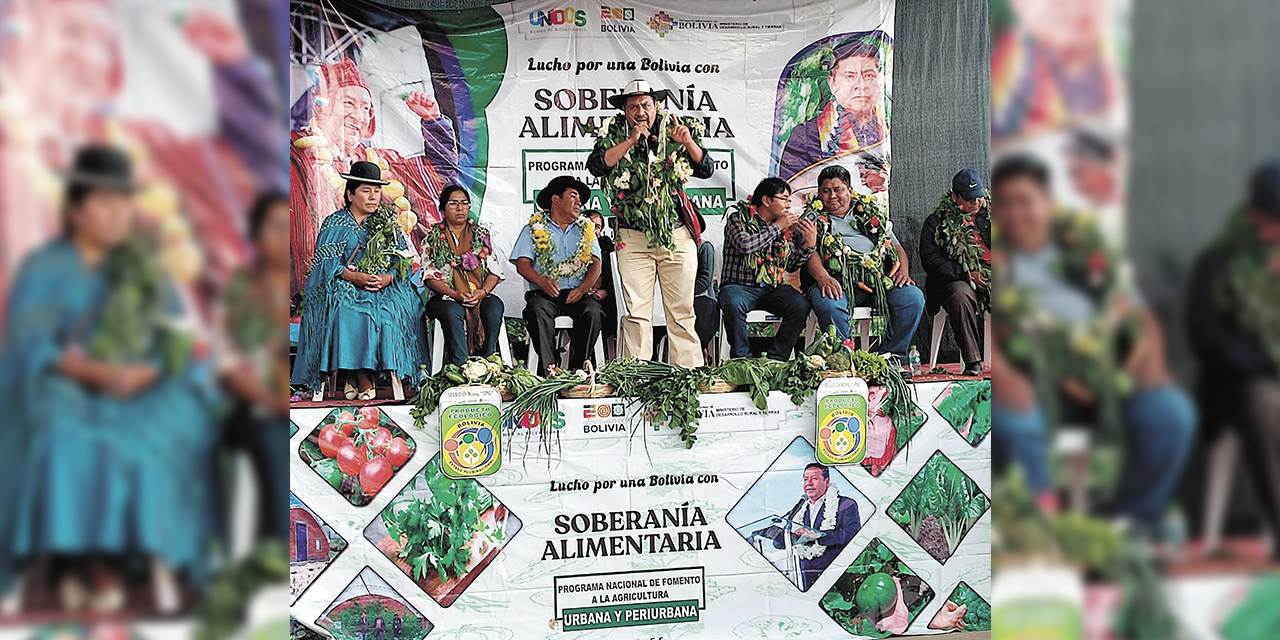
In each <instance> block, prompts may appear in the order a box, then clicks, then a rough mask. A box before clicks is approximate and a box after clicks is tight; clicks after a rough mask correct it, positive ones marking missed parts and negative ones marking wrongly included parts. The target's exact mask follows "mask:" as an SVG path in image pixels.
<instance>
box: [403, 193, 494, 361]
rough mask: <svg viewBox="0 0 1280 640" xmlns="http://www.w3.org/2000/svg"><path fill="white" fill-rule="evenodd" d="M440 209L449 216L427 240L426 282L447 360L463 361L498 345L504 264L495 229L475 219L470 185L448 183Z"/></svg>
mask: <svg viewBox="0 0 1280 640" xmlns="http://www.w3.org/2000/svg"><path fill="white" fill-rule="evenodd" d="M440 211H441V212H443V217H444V219H443V220H441V221H440V223H439V224H436V225H434V226H432V227H431V230H430V232H428V233H427V237H426V239H425V240H423V242H422V260H423V271H422V272H423V281H424V282H425V283H426V285H427V288H428V289H430V290H431V291H432V292H433V293H434V294H435V295H434V296H432V297H431V299H430V300H428V301H427V303H426V307H427V315H428V316H429V317H431V318H434V319H435V320H436V321H437V322H439V323H440V328H441V330H442V331H443V332H444V354H445V355H444V357H445V362H446V363H449V364H456V365H461V364H462V363H463V362H466V360H467V356H468V355H473V356H489V355H492V354H493V353H494V352H495V351H497V350H498V336H499V332H500V331H501V329H502V314H503V311H504V308H503V304H502V299H501V298H499V297H497V296H495V295H493V289H494V287H496V286H498V283H499V282H502V263H501V262H499V261H498V258H497V256H495V255H494V253H493V242H492V241H491V240H490V239H489V230H488V229H486V228H484V227H483V226H481V225H480V224H478V223H477V222H476V221H475V220H472V219H471V216H470V213H471V198H470V196H468V195H467V192H466V190H464V189H463V188H462V187H459V186H458V185H451V186H448V187H445V188H444V190H442V191H441V192H440Z"/></svg>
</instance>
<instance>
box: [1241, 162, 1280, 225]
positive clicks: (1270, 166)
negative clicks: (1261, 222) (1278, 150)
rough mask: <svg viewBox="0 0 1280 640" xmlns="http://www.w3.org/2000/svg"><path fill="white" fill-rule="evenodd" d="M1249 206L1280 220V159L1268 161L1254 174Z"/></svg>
mask: <svg viewBox="0 0 1280 640" xmlns="http://www.w3.org/2000/svg"><path fill="white" fill-rule="evenodd" d="M1249 204H1250V205H1251V206H1252V207H1253V208H1255V209H1258V210H1259V211H1261V212H1263V213H1265V214H1267V215H1269V216H1271V217H1272V218H1276V219H1280V157H1276V158H1272V159H1271V160H1268V161H1267V162H1266V163H1264V164H1263V165H1262V166H1261V167H1258V169H1257V170H1256V171H1254V172H1253V178H1251V179H1250V180H1249Z"/></svg>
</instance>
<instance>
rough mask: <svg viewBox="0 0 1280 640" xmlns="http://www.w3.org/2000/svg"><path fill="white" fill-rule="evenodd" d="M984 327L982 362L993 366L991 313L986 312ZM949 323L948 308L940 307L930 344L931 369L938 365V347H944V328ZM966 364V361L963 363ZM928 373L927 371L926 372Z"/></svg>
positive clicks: (934, 321) (935, 317)
mask: <svg viewBox="0 0 1280 640" xmlns="http://www.w3.org/2000/svg"><path fill="white" fill-rule="evenodd" d="M984 322H985V325H984V326H983V328H982V362H983V364H985V365H986V366H988V367H990V366H991V314H989V313H988V314H986V319H985V320H984ZM946 324H947V310H946V309H938V313H936V314H934V316H933V340H932V342H931V343H930V345H929V371H933V368H934V367H936V366H938V349H939V348H941V347H942V329H943V327H945V326H946ZM961 364H965V363H961ZM926 373H927V372H926Z"/></svg>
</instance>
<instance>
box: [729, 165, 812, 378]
mask: <svg viewBox="0 0 1280 640" xmlns="http://www.w3.org/2000/svg"><path fill="white" fill-rule="evenodd" d="M790 204H791V186H790V185H788V184H787V183H786V182H784V181H783V180H782V179H781V178H765V179H764V180H761V181H760V184H759V185H758V186H756V190H755V193H753V194H752V195H751V206H749V207H748V206H745V203H740V204H739V206H738V208H737V210H736V211H734V212H733V213H732V214H731V215H730V216H729V221H728V223H726V224H725V228H724V270H723V271H722V272H721V274H720V309H721V310H722V311H723V313H724V330H725V333H726V334H727V337H728V339H729V350H730V355H731V357H734V358H744V357H748V356H751V355H755V354H752V353H751V347H750V344H749V341H748V340H747V314H748V313H750V312H751V311H753V310H756V309H760V310H763V311H768V312H770V313H772V314H774V315H778V316H782V325H781V326H780V327H778V333H777V335H775V336H774V339H773V346H772V347H771V348H770V349H769V351H768V352H767V353H766V354H765V355H766V356H767V357H769V358H773V359H774V360H786V359H788V358H790V357H791V351H792V350H793V349H795V346H796V341H797V340H798V339H799V338H800V332H801V331H803V330H804V323H805V320H807V319H808V318H809V301H808V300H805V298H804V296H803V295H800V292H799V291H796V288H795V287H793V286H791V284H790V283H789V282H787V274H788V273H793V272H795V271H796V270H797V269H799V268H800V267H801V265H803V264H804V263H805V262H806V261H807V260H808V259H809V256H810V255H811V254H812V253H813V248H814V247H815V246H817V241H818V228H817V226H816V225H815V224H814V223H813V221H811V220H804V219H801V218H800V216H799V215H797V214H795V213H793V212H791V211H790V210H789V209H788V206H789V205H790Z"/></svg>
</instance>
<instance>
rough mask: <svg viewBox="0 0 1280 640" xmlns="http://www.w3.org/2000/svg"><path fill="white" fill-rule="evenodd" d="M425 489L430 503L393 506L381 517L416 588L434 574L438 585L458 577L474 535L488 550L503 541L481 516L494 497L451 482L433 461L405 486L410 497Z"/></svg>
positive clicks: (469, 482)
mask: <svg viewBox="0 0 1280 640" xmlns="http://www.w3.org/2000/svg"><path fill="white" fill-rule="evenodd" d="M423 483H425V488H426V489H427V490H429V491H430V492H431V498H430V499H429V500H423V499H421V498H417V497H414V498H409V499H405V500H399V501H397V502H393V503H391V504H390V505H388V506H387V508H386V509H384V510H383V512H382V523H383V525H385V526H386V528H387V533H388V534H390V536H391V538H392V539H393V540H395V541H397V542H398V543H400V545H401V548H400V553H399V555H398V557H399V558H401V559H403V560H404V561H405V562H406V563H408V565H409V568H410V570H411V571H412V573H411V574H410V575H411V577H412V578H413V579H414V580H415V581H418V582H421V581H422V580H425V579H426V578H427V575H428V573H429V572H431V571H435V572H436V575H437V576H439V578H440V581H441V582H448V581H449V578H450V576H453V577H455V578H456V577H458V576H461V575H462V574H463V573H465V572H466V570H467V564H468V563H470V562H471V541H472V538H474V537H475V535H476V534H480V535H482V536H484V537H485V538H487V539H488V541H489V542H490V543H491V544H496V543H498V542H501V541H502V537H503V532H502V530H501V529H498V528H495V527H490V526H488V525H486V524H485V523H484V521H483V520H481V518H480V516H481V515H482V514H483V513H484V512H485V511H488V510H489V508H490V507H492V506H493V494H491V493H489V492H488V490H486V489H485V488H484V487H482V486H481V485H480V483H479V482H476V481H475V480H454V479H452V478H450V477H448V476H446V475H445V474H444V472H443V471H442V470H441V469H440V458H439V456H436V457H435V458H432V459H431V461H430V462H428V463H427V466H426V467H425V468H423V470H422V473H420V474H418V475H417V476H414V478H413V480H411V481H410V482H409V491H410V492H413V491H415V490H417V489H418V486H419V484H423Z"/></svg>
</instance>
